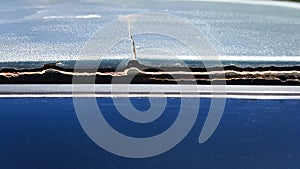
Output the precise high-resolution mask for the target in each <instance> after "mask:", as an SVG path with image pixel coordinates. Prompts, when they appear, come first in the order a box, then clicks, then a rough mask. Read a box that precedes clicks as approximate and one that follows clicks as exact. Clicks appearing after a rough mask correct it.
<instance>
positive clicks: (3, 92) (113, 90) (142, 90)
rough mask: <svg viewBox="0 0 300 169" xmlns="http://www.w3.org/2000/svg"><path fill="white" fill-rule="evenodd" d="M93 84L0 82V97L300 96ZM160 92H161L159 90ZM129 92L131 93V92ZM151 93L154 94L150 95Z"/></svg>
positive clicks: (278, 91) (274, 90) (272, 89)
mask: <svg viewBox="0 0 300 169" xmlns="http://www.w3.org/2000/svg"><path fill="white" fill-rule="evenodd" d="M91 87H92V86H91V85H85V84H82V85H76V90H77V91H76V92H74V93H73V92H72V85H71V84H62V85H60V84H53V85H51V84H29V85H26V84H22V85H0V97H2V98H13V97H17V98H18V97H204V98H224V97H225V98H240V99H300V86H252V85H227V86H225V88H226V93H224V92H222V89H224V86H213V88H214V89H213V91H212V86H211V85H198V86H197V87H198V91H194V90H193V89H194V87H195V86H194V87H191V86H189V85H148V84H131V85H126V84H114V85H111V84H97V85H95V93H92V92H91ZM158 89H159V91H161V92H158ZM128 91H129V94H128ZM149 93H151V94H149Z"/></svg>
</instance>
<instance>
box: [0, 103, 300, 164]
mask: <svg viewBox="0 0 300 169" xmlns="http://www.w3.org/2000/svg"><path fill="white" fill-rule="evenodd" d="M132 102H133V103H134V105H135V106H136V108H138V109H140V110H146V109H147V107H149V106H150V105H149V102H148V100H147V99H139V98H135V99H132ZM98 104H99V105H100V107H101V110H102V111H103V112H104V113H103V114H104V116H105V118H106V119H107V121H109V123H110V124H111V125H112V126H113V127H114V128H115V129H117V130H118V131H120V132H122V133H124V134H126V135H129V136H135V137H147V136H152V135H155V134H157V133H160V132H162V131H164V130H165V129H166V128H168V127H169V126H170V125H172V122H173V121H174V119H175V118H176V116H177V114H178V108H179V107H178V106H179V105H180V99H179V98H169V99H168V106H167V108H166V110H165V112H164V114H163V115H162V116H161V117H160V118H159V119H157V120H156V121H154V122H152V123H150V124H145V125H140V124H135V123H132V122H129V121H127V120H126V119H124V118H123V117H122V116H120V115H119V114H118V113H117V112H116V110H115V108H114V106H113V104H112V99H110V98H98ZM209 104H210V99H201V106H200V111H199V115H198V119H197V121H196V124H195V125H194V127H193V129H192V130H191V132H190V133H189V135H188V136H187V137H186V138H185V139H184V140H183V141H182V142H181V143H180V144H179V145H177V146H176V147H175V148H173V149H172V150H170V151H168V152H166V153H164V154H161V155H159V156H155V157H151V158H146V159H129V158H123V157H119V156H116V155H113V154H110V153H108V152H106V151H105V150H103V149H101V148H100V147H98V146H97V145H96V144H95V143H93V142H92V141H91V140H90V139H89V137H88V136H87V135H86V134H85V133H84V131H83V129H82V128H81V126H80V124H79V122H78V120H77V117H76V113H75V112H74V107H73V104H72V99H71V98H10V99H8V98H6V99H4V98H2V99H0V107H1V110H0V134H1V136H0V168H1V169H2V168H3V169H19V168H22V169H35V168H36V169H39V168H43V169H48V168H49V169H53V168H56V169H59V168H61V169H65V168H78V169H94V168H97V169H99V168H113V169H115V168H116V169H119V168H128V169H129V168H130V169H134V168H146V169H147V168H149V169H150V168H189V169H193V168H197V169H199V168H230V169H232V168H299V165H300V162H299V161H300V146H299V143H300V135H299V134H300V115H299V113H300V112H299V110H300V100H246V99H245V100H243V99H228V100H227V104H226V107H225V112H224V115H223V118H222V120H221V123H220V125H219V127H218V128H217V130H216V132H215V133H214V134H213V136H212V137H211V138H210V139H209V140H208V141H207V142H205V143H204V144H199V143H198V136H199V133H200V131H201V128H202V126H203V123H204V121H205V118H206V116H207V111H208V109H209ZM186 114H187V115H188V112H187V113H186ZM129 151H130V150H129Z"/></svg>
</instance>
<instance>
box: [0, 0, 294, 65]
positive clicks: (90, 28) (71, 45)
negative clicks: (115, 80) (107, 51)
mask: <svg viewBox="0 0 300 169" xmlns="http://www.w3.org/2000/svg"><path fill="white" fill-rule="evenodd" d="M145 3H146V2H145ZM145 3H143V2H140V3H138V4H137V3H136V4H134V3H131V4H129V5H127V6H126V5H123V6H121V5H113V4H110V5H109V4H102V3H92V2H90V3H88V2H82V3H79V2H77V3H72V4H70V3H65V4H49V5H29V4H25V5H24V3H21V2H18V1H16V2H14V3H13V2H10V1H4V2H3V3H1V5H0V62H2V63H3V62H16V61H18V62H22V61H40V62H42V63H43V62H46V61H66V60H67V61H70V60H76V59H77V58H78V54H79V53H80V51H81V49H82V48H83V46H84V44H85V43H86V42H87V40H88V39H89V38H90V37H91V36H92V35H93V34H94V33H95V31H97V30H98V29H99V28H101V27H102V26H104V25H106V24H107V23H110V22H111V21H113V20H115V19H118V18H119V17H120V16H122V15H128V14H133V13H139V12H163V13H168V14H172V15H176V16H179V17H182V18H185V19H187V20H188V21H190V22H191V23H192V24H194V25H195V26H196V27H197V28H199V29H200V30H201V31H202V33H203V35H205V36H206V37H207V38H208V39H209V41H210V43H212V44H213V46H214V47H215V50H216V53H217V54H218V55H219V56H222V59H224V60H227V62H224V63H226V64H232V63H235V64H236V63H237V62H240V63H241V62H243V59H250V60H252V64H253V60H254V62H255V60H256V59H257V60H260V61H259V62H255V64H257V65H258V66H263V65H264V64H267V63H266V62H270V61H272V60H273V61H274V58H277V59H278V58H281V61H280V63H281V64H286V65H289V64H293V65H295V64H298V63H299V60H300V59H299V57H298V56H300V50H299V46H300V31H299V26H300V9H299V8H298V9H297V8H289V7H278V6H277V7H276V6H265V5H247V4H236V3H220V2H180V3H174V2H160V3H151V5H150V4H145ZM296 7H297V5H296ZM150 24H151V23H150ZM186 33H188V32H180V34H182V36H184V35H185V34H186ZM130 43H131V42H130V39H129V38H128V39H127V40H126V39H125V40H124V41H122V42H120V44H119V45H118V46H116V47H115V50H114V56H113V57H112V58H111V59H124V58H127V59H128V58H132V49H131V44H130ZM136 45H137V52H139V50H144V49H147V48H160V47H162V46H163V47H164V49H163V50H164V51H167V52H165V53H167V54H166V56H165V58H166V59H167V60H168V59H169V60H172V59H174V57H172V56H173V55H181V56H184V57H183V59H184V60H190V59H191V58H193V57H192V56H190V55H192V54H191V53H189V50H188V49H186V48H185V47H182V46H181V45H180V44H178V42H177V41H175V40H172V39H169V38H167V37H160V36H156V35H154V36H151V37H149V36H140V37H136ZM282 56H284V57H282ZM138 57H140V59H142V57H143V56H138ZM150 59H151V58H150ZM228 60H229V61H228ZM232 60H235V62H234V61H232ZM275 60H276V59H275ZM244 62H247V61H244ZM42 63H41V64H42ZM157 63H158V62H157ZM280 63H278V62H276V61H275V62H272V63H271V64H275V65H276V64H280ZM247 64H250V62H247ZM13 65H14V66H16V64H13ZM19 65H21V64H19ZM23 65H24V63H23ZM32 65H33V63H31V66H32ZM1 66H9V64H8V63H6V65H3V64H2V65H1ZM29 67H30V65H29Z"/></svg>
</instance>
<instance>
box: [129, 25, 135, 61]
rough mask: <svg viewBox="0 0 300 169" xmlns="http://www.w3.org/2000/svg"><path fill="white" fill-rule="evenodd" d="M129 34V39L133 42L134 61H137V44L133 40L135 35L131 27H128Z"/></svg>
mask: <svg viewBox="0 0 300 169" xmlns="http://www.w3.org/2000/svg"><path fill="white" fill-rule="evenodd" d="M128 27H129V28H128V32H129V38H130V40H131V42H132V52H133V54H134V60H136V47H135V42H134V39H133V35H132V32H131V28H130V26H129V25H128Z"/></svg>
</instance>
